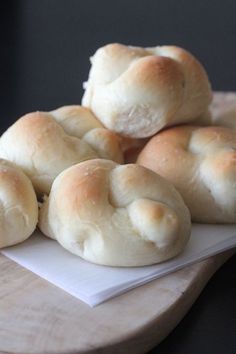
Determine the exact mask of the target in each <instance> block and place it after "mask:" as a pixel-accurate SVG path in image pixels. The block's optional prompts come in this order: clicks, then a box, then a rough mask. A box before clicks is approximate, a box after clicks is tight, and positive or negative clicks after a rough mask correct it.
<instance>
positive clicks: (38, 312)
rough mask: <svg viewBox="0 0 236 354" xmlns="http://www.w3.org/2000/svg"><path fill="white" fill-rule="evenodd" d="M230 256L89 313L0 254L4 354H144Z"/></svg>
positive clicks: (0, 347)
mask: <svg viewBox="0 0 236 354" xmlns="http://www.w3.org/2000/svg"><path fill="white" fill-rule="evenodd" d="M234 252H235V250H231V251H227V252H225V253H222V254H220V255H218V256H214V257H212V258H209V259H207V260H205V261H202V262H200V263H197V264H194V265H192V266H189V267H186V268H184V269H183V270H180V271H178V272H176V273H173V274H170V275H168V276H166V277H163V278H161V279H157V280H155V281H153V282H151V283H149V284H147V285H144V286H141V287H139V288H136V289H134V290H132V291H129V292H127V293H125V294H123V295H121V296H118V297H116V298H114V299H111V300H110V301H108V302H106V303H104V304H101V305H99V306H97V307H95V308H90V307H89V306H88V305H86V304H84V303H83V302H82V301H80V300H77V299H76V298H74V297H72V296H71V295H69V294H67V293H66V292H64V291H62V290H61V289H59V288H57V287H55V286H54V285H52V284H50V283H48V282H47V281H45V280H43V279H41V278H39V277H38V276H37V275H35V274H33V273H31V272H30V271H28V270H26V269H25V268H22V267H21V266H19V265H18V264H16V263H14V262H13V261H11V260H9V259H8V258H6V257H4V256H2V255H0V269H1V271H0V352H1V353H8V354H13V353H24V354H28V353H41V354H44V353H57V354H59V353H65V354H68V353H83V354H85V353H86V354H92V353H98V352H99V353H100V354H115V353H116V354H118V353H120V354H121V353H122V354H126V353H127V354H130V353H132V354H138V353H145V352H147V351H148V350H150V349H151V348H153V347H154V346H155V345H157V344H158V343H159V342H160V341H161V340H162V339H164V338H165V337H166V336H167V335H168V334H169V332H170V331H171V330H172V329H173V328H174V327H175V326H176V325H177V324H178V322H179V321H180V320H181V319H182V317H183V316H184V315H185V314H186V312H187V311H188V309H189V308H190V306H191V305H192V304H193V302H194V301H195V300H196V298H197V297H198V295H199V294H200V292H201V290H202V289H203V287H204V286H205V284H206V283H207V281H208V280H209V278H210V277H211V276H212V275H213V274H214V272H215V271H216V270H217V269H218V268H219V267H220V266H221V265H222V264H223V263H224V262H225V261H226V260H227V259H228V258H229V257H230V256H231V255H232V254H233V253H234Z"/></svg>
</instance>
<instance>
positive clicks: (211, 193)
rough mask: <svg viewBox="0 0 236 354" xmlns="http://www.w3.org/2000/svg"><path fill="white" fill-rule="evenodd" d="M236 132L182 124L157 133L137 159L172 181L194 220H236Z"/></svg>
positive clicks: (211, 221)
mask: <svg viewBox="0 0 236 354" xmlns="http://www.w3.org/2000/svg"><path fill="white" fill-rule="evenodd" d="M235 149H236V132H234V131H232V130H230V129H228V128H223V127H213V126H212V127H193V126H181V127H176V128H170V129H168V130H165V131H163V132H161V133H159V134H157V135H156V136H155V137H153V138H152V139H151V140H150V141H149V142H148V143H147V145H146V146H145V147H144V149H143V150H142V151H141V153H140V155H139V157H138V161H137V163H138V164H140V165H142V166H145V167H147V168H150V169H151V170H153V171H155V172H156V173H159V174H160V175H161V176H163V177H165V178H166V179H167V180H169V181H170V182H172V183H173V184H174V186H175V187H176V188H177V190H178V191H179V192H180V194H181V195H182V197H183V199H184V201H185V203H186V205H187V206H188V207H189V209H190V213H191V216H192V221H196V222H203V223H235V222H236V151H235Z"/></svg>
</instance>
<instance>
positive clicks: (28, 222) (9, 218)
mask: <svg viewBox="0 0 236 354" xmlns="http://www.w3.org/2000/svg"><path fill="white" fill-rule="evenodd" d="M0 205H1V208H0V248H2V247H7V246H12V245H15V244H17V243H20V242H22V241H24V240H26V239H27V238H28V237H29V236H30V235H31V234H32V233H33V231H34V229H35V228H36V224H37V222H38V203H37V199H36V194H35V192H34V189H33V186H32V183H31V182H30V180H29V178H28V177H27V176H26V175H25V174H24V173H23V172H22V171H21V170H20V169H18V168H16V167H15V166H13V164H11V163H10V162H8V161H6V160H3V159H0Z"/></svg>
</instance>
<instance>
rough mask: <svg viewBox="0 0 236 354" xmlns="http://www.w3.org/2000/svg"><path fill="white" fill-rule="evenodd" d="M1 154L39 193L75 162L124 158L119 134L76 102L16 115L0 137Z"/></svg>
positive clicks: (49, 186)
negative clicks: (46, 110) (76, 104)
mask: <svg viewBox="0 0 236 354" xmlns="http://www.w3.org/2000/svg"><path fill="white" fill-rule="evenodd" d="M72 135H73V136H72ZM0 157H3V158H6V159H8V160H10V161H12V162H13V163H15V164H16V165H17V166H19V167H21V168H22V169H23V171H24V172H25V173H26V174H27V175H28V176H29V178H30V179H31V181H32V183H33V185H34V187H35V189H36V191H37V193H38V194H42V193H46V194H48V193H49V191H50V188H51V185H52V182H53V180H54V178H55V177H56V176H57V175H58V174H59V173H60V172H62V171H63V170H64V169H66V168H68V167H70V166H72V165H74V164H76V163H78V162H81V161H84V160H89V159H93V158H97V157H101V158H106V159H112V160H115V161H117V162H122V161H123V157H122V151H121V148H120V145H119V137H118V136H117V135H116V134H114V133H112V132H110V131H108V130H107V129H104V128H101V124H100V123H99V122H98V121H97V120H96V118H95V117H94V116H93V115H92V113H91V112H90V111H89V110H87V109H85V108H82V107H79V106H68V107H62V108H60V109H58V110H55V111H53V112H51V113H46V112H35V113H29V114H26V115H25V116H23V117H22V118H20V119H18V121H16V122H15V123H14V124H13V125H12V126H11V127H10V128H9V129H8V130H7V131H6V132H5V133H4V134H3V135H2V137H1V139H0Z"/></svg>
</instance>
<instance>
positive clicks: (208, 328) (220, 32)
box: [0, 0, 236, 354]
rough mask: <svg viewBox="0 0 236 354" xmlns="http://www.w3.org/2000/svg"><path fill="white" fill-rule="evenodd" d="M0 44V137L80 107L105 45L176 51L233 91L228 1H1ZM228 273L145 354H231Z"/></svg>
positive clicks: (235, 13)
mask: <svg viewBox="0 0 236 354" xmlns="http://www.w3.org/2000/svg"><path fill="white" fill-rule="evenodd" d="M0 38H1V52H0V70H1V71H0V80H1V89H0V117H1V125H0V127H1V131H4V129H5V128H6V127H7V126H8V125H9V124H11V123H12V122H13V121H14V120H15V119H17V118H18V117H20V116H21V115H23V114H24V113H26V112H30V111H33V110H50V109H53V108H56V107H59V106H61V105H65V104H72V103H80V100H81V96H82V92H83V90H82V82H83V81H84V80H86V78H87V75H88V70H89V60H88V58H89V56H90V55H92V54H93V53H94V51H95V50H96V49H97V48H98V47H100V46H102V45H104V44H106V43H109V42H121V43H125V44H132V45H140V46H152V45H153V46H155V45H163V44H175V45H179V46H182V47H184V48H186V49H188V50H190V51H191V52H192V53H193V54H195V55H196V56H197V57H198V58H199V60H200V61H201V62H202V63H203V65H204V66H205V68H206V70H207V72H208V74H209V77H210V81H211V82H212V87H213V89H214V90H236V70H235V66H236V1H235V0H231V1H230V0H223V1H216V0H214V1H213V0H212V1H191V0H189V1H187V0H186V1H183V0H176V1H174V0H173V1H171V0H165V1H162V0H161V1H154V0H146V1H137V0H136V1H134V0H126V1H124V0H120V1H112V0H110V1H104V0H97V1H96V0H93V1H92V0H87V1H79V0H77V1H72V0H65V1H63V0H40V1H39V0H38V1H30V0H29V1H28V0H21V1H2V2H1V4H0ZM235 270H236V260H235V258H234V259H232V260H231V261H229V262H228V263H227V264H226V265H225V266H224V267H223V268H222V269H221V270H220V271H219V272H218V273H217V274H216V276H215V277H214V278H213V279H212V280H211V281H210V283H209V285H208V286H207V288H206V289H205V290H204V292H203V294H202V295H201V296H200V298H199V299H198V301H197V302H196V303H195V305H194V307H193V308H192V310H191V311H190V312H189V314H188V315H187V316H186V317H185V318H184V320H183V321H182V322H181V323H180V325H179V326H178V327H177V328H176V329H175V330H174V331H173V332H172V334H171V335H170V336H169V337H168V338H167V339H166V340H165V341H164V342H163V343H162V344H161V345H160V346H159V347H158V348H156V349H154V350H153V351H152V353H159V354H167V353H168V354H172V353H173V354H190V353H191V354H199V353H201V354H221V353H222V354H231V353H232V354H233V353H236V342H235V329H236V307H235V298H236V289H235V284H234V282H235V273H236V272H235ZM131 354H132V353H131Z"/></svg>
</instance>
